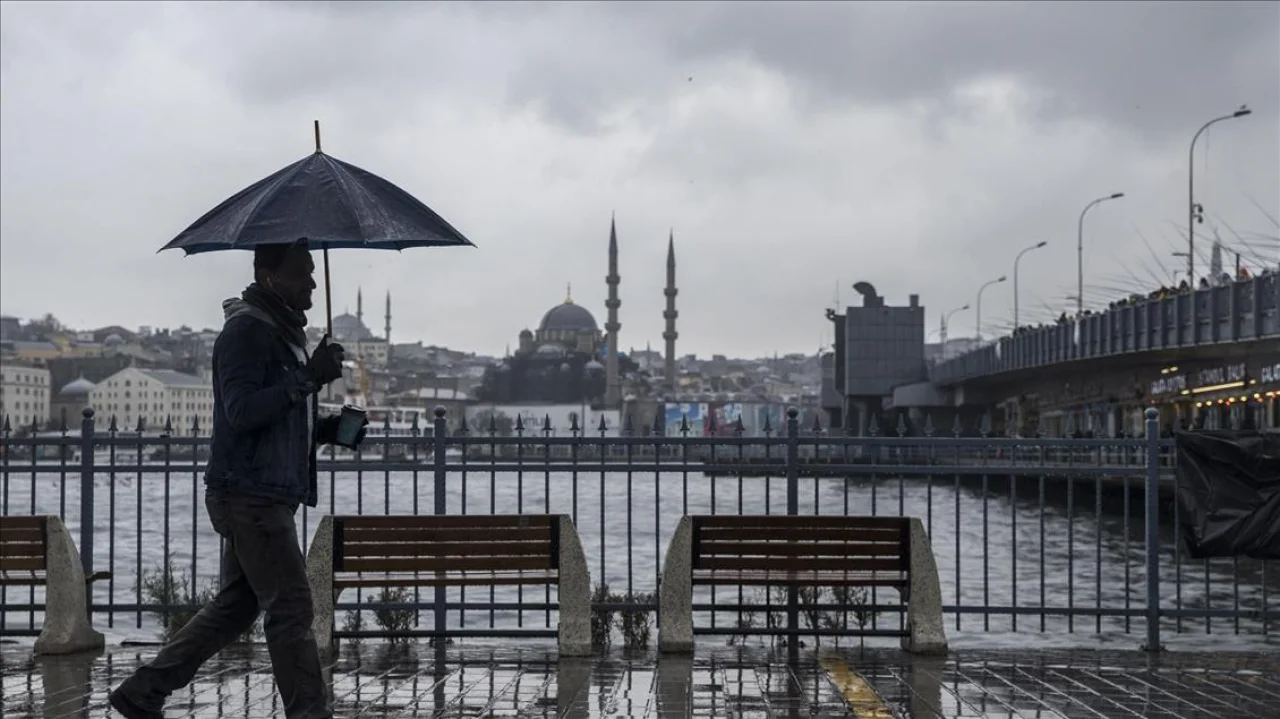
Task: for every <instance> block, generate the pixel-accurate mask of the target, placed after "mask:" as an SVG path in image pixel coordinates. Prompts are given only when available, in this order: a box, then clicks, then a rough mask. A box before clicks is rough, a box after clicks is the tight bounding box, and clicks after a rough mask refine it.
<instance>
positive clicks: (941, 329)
mask: <svg viewBox="0 0 1280 719" xmlns="http://www.w3.org/2000/svg"><path fill="white" fill-rule="evenodd" d="M967 309H969V305H965V306H964V307H957V308H955V309H954V310H951V311H950V312H947V313H945V314H943V315H942V318H941V319H942V321H941V322H940V323H939V324H938V339H939V340H940V341H941V342H942V359H946V358H947V322H949V321H951V315H954V314H955V313H957V312H963V311H965V310H967Z"/></svg>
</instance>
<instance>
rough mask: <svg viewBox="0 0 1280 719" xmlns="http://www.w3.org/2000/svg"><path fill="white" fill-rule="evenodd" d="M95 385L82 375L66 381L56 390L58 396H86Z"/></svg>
mask: <svg viewBox="0 0 1280 719" xmlns="http://www.w3.org/2000/svg"><path fill="white" fill-rule="evenodd" d="M94 387H95V385H94V384H93V383H92V382H90V381H89V380H87V379H85V378H84V377H80V378H79V379H74V380H71V381H70V382H68V383H67V384H66V385H65V386H64V387H63V388H62V389H61V390H59V391H58V396H59V397H88V396H89V392H91V391H92V390H93V388H94Z"/></svg>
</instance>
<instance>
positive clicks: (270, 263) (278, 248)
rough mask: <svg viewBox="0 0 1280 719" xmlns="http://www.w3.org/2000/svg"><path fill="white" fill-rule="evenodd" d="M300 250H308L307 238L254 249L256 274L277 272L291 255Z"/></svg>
mask: <svg viewBox="0 0 1280 719" xmlns="http://www.w3.org/2000/svg"><path fill="white" fill-rule="evenodd" d="M299 249H301V250H302V251H304V252H305V251H306V250H307V240H306V239H305V238H303V239H300V240H297V241H296V242H291V243H289V244H280V245H258V246H257V247H255V248H253V272H254V274H257V273H258V272H261V271H264V270H265V271H267V272H275V271H276V270H278V269H280V266H281V265H283V264H284V260H285V258H286V257H288V256H289V253H291V252H296V251H297V250H299Z"/></svg>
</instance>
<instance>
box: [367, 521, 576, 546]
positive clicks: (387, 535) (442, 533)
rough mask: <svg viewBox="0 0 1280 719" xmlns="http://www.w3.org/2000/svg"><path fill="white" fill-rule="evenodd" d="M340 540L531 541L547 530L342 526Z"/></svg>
mask: <svg viewBox="0 0 1280 719" xmlns="http://www.w3.org/2000/svg"><path fill="white" fill-rule="evenodd" d="M342 534H343V541H344V542H347V543H350V542H380V541H393V542H401V541H404V542H412V541H417V542H472V541H531V540H545V539H547V538H548V537H550V536H551V528H550V527H421V526H415V527H394V528H393V527H386V528H377V529H372V528H367V527H352V526H351V525H349V524H348V525H345V526H344V527H343V530H342Z"/></svg>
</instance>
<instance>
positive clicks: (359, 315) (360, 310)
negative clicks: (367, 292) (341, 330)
mask: <svg viewBox="0 0 1280 719" xmlns="http://www.w3.org/2000/svg"><path fill="white" fill-rule="evenodd" d="M356 319H357V320H360V324H361V326H363V325H364V293H363V292H362V291H361V289H360V288H359V287H357V288H356Z"/></svg>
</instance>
